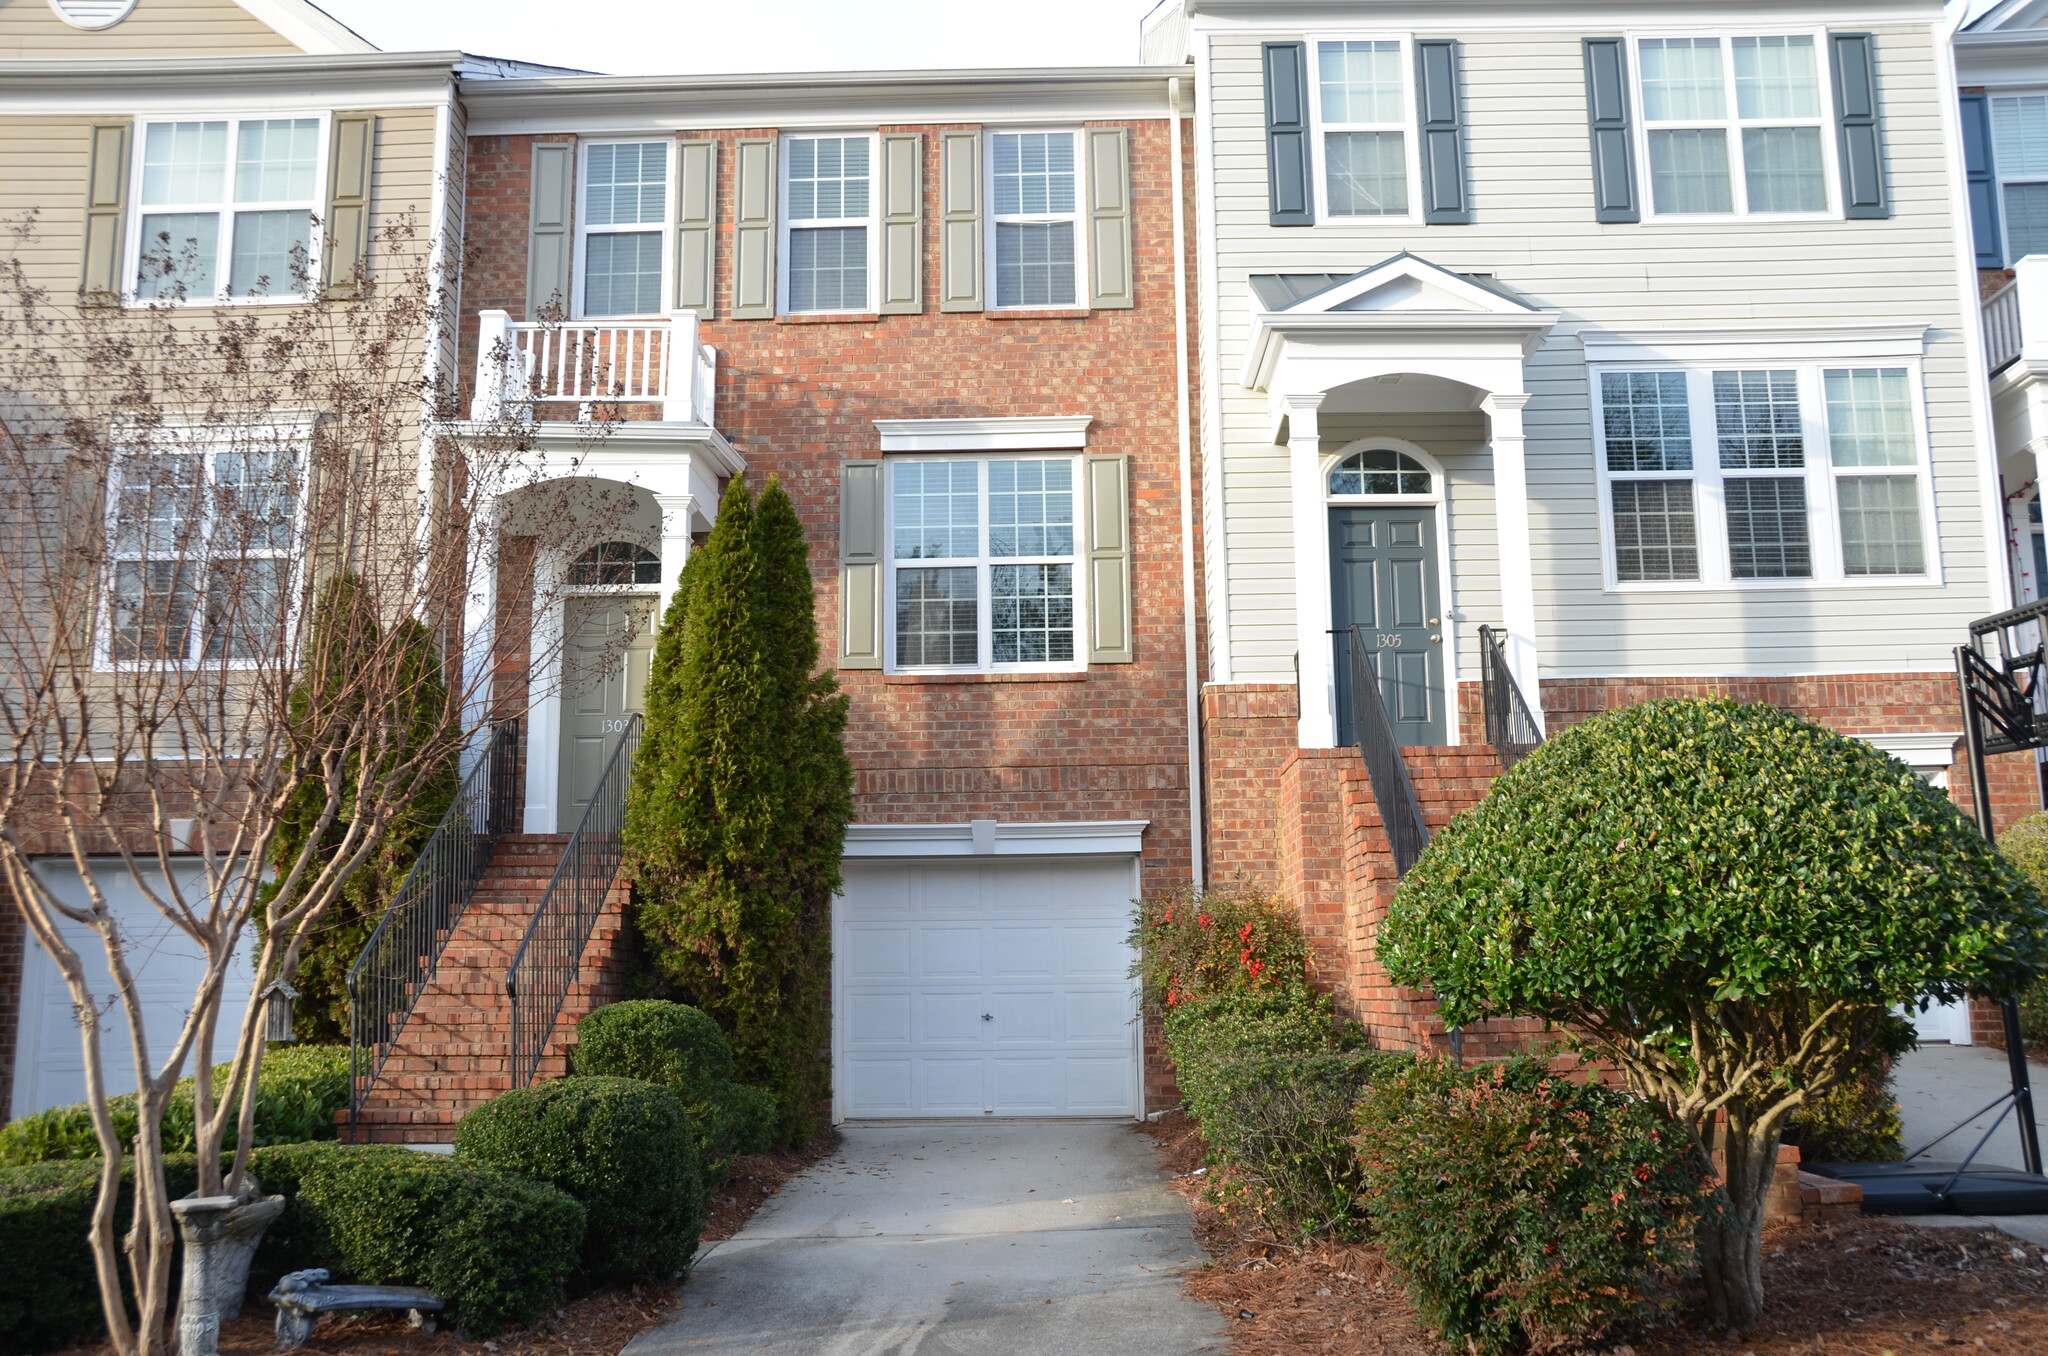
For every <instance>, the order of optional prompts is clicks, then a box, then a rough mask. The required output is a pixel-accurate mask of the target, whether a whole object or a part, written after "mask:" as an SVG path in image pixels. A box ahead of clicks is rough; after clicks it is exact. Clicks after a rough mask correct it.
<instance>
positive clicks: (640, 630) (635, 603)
mask: <svg viewBox="0 0 2048 1356" xmlns="http://www.w3.org/2000/svg"><path fill="white" fill-rule="evenodd" d="M564 612H565V615H564V617H563V620H564V622H565V623H566V629H567V632H568V641H567V643H566V644H565V645H564V646H563V649H562V744H561V767H560V769H559V774H558V775H559V783H558V792H557V795H556V799H555V832H556V833H571V832H574V831H575V828H576V826H577V825H578V824H580V823H582V822H583V812H584V811H585V810H587V809H589V808H590V793H591V792H592V791H595V790H596V789H597V779H598V778H599V777H601V776H603V775H604V765H605V762H606V760H607V759H609V758H610V757H611V753H612V749H613V748H615V747H616V746H617V745H618V742H619V735H620V734H622V733H623V732H624V731H625V728H626V717H627V716H629V715H632V714H633V713H635V712H640V711H644V710H645V709H646V708H645V702H646V695H647V669H648V666H649V664H650V663H651V661H652V660H653V658H654V634H653V632H652V631H651V630H650V629H649V628H648V622H649V620H650V619H651V618H652V617H653V615H654V600H653V599H652V598H637V597H625V598H588V599H584V598H571V599H570V600H569V601H568V602H567V604H565V605H564Z"/></svg>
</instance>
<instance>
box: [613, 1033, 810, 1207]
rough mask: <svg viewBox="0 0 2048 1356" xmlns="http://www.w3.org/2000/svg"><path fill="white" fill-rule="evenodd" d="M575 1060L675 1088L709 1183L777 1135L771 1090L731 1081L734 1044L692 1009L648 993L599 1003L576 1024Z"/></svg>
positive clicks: (760, 1150)
mask: <svg viewBox="0 0 2048 1356" xmlns="http://www.w3.org/2000/svg"><path fill="white" fill-rule="evenodd" d="M575 1064H576V1072H577V1073H578V1074H585V1075H592V1076H602V1077H611V1078H638V1079H642V1080H644V1081H646V1082H649V1083H654V1084H658V1085H659V1086H661V1087H664V1088H667V1089H668V1090H669V1091H670V1092H671V1093H673V1094H675V1096H676V1098H677V1100H679V1101H680V1102H681V1103H682V1104H683V1110H684V1112H685V1113H686V1114H687V1115H688V1116H689V1119H690V1127H691V1130H692V1132H693V1133H694V1135H695V1137H696V1142H697V1157H698V1161H699V1163H700V1165H701V1167H702V1171H703V1175H704V1179H705V1184H706V1185H707V1186H715V1185H717V1184H718V1183H719V1182H722V1181H724V1180H725V1175H726V1173H727V1171H729V1170H730V1168H731V1167H732V1160H733V1159H734V1158H736V1157H738V1156H739V1155H741V1154H758V1153H763V1152H765V1151H766V1150H767V1149H768V1148H769V1147H770V1146H771V1145H772V1144H773V1143H774V1142H775V1140H776V1139H777V1138H778V1136H779V1135H780V1133H781V1132H780V1130H778V1126H779V1125H780V1124H781V1121H782V1111H781V1109H780V1107H779V1106H778V1105H777V1103H776V1101H775V1098H774V1097H773V1095H771V1094H770V1093H768V1092H765V1091H763V1090H762V1089H760V1088H752V1087H747V1086H746V1085H744V1084H741V1083H735V1082H734V1081H733V1067H734V1061H733V1053H732V1046H731V1045H730V1044H728V1043H727V1041H726V1039H725V1033H724V1032H722V1031H720V1030H719V1029H718V1023H717V1022H714V1021H713V1020H711V1018H710V1017H709V1016H707V1015H706V1014H704V1013H702V1012H700V1011H698V1010H697V1009H696V1008H692V1007H686V1006H684V1005H683V1004H681V1003H665V1002H660V1001H658V1000H654V999H634V1000H630V1001H627V1002H624V1003H612V1004H609V1005H607V1006H605V1007H601V1008H598V1009H596V1010H595V1011H593V1012H591V1013H590V1014H589V1015H588V1016H586V1017H584V1019H583V1020H582V1021H580V1022H578V1023H577V1024H576V1054H575Z"/></svg>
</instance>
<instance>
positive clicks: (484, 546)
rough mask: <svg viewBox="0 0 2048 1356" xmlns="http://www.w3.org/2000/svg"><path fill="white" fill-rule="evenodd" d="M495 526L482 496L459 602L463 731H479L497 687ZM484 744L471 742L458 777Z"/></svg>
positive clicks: (493, 505)
mask: <svg viewBox="0 0 2048 1356" xmlns="http://www.w3.org/2000/svg"><path fill="white" fill-rule="evenodd" d="M498 526H499V525H498V500H497V499H496V497H492V498H488V499H485V500H484V501H483V503H482V504H481V505H480V506H479V507H478V509H477V512H476V514H475V516H474V517H472V518H471V519H470V523H469V541H468V544H467V545H466V546H465V548H464V550H465V552H466V554H467V556H468V558H469V574H470V576H471V577H470V580H469V586H468V587H467V588H466V589H464V590H463V602H462V701H463V709H462V724H463V728H464V729H467V730H481V729H483V727H484V724H485V722H487V721H489V720H490V719H491V717H492V716H493V715H494V714H496V713H495V712H494V711H492V709H491V699H492V697H493V695H494V694H495V693H496V691H497V672H496V669H497V662H498V655H497V650H498V552H499V549H500V546H501V539H500V537H499V535H498ZM487 744H488V741H486V740H484V739H482V738H477V739H473V740H472V741H471V747H470V749H469V751H468V755H467V756H466V757H465V758H464V760H463V775H465V776H467V775H468V773H469V768H470V766H471V760H472V759H475V758H480V757H482V756H483V752H484V749H485V748H486V747H487Z"/></svg>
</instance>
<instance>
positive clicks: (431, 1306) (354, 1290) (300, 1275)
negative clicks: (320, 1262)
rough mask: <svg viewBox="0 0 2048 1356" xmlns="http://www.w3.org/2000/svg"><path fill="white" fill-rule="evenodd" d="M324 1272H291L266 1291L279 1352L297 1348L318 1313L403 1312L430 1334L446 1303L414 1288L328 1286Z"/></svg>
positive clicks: (316, 1269)
mask: <svg viewBox="0 0 2048 1356" xmlns="http://www.w3.org/2000/svg"><path fill="white" fill-rule="evenodd" d="M327 1276H328V1273H327V1272H326V1271H324V1270H322V1269H320V1268H318V1267H315V1268H314V1269H313V1270H311V1271H294V1272H292V1273H291V1274H290V1275H288V1276H286V1277H284V1278H283V1279H282V1280H280V1281H279V1282H278V1283H277V1288H276V1289H274V1290H272V1291H271V1292H270V1302H271V1303H272V1304H274V1305H276V1306H277V1345H278V1349H279V1350H280V1351H289V1350H291V1349H292V1348H294V1347H301V1346H304V1345H305V1344H306V1340H307V1339H308V1338H310V1337H311V1336H312V1335H313V1325H314V1324H316V1323H318V1322H319V1321H320V1315H322V1314H339V1313H350V1312H354V1311H357V1310H363V1309H403V1310H405V1311H406V1317H407V1318H408V1319H409V1320H410V1321H411V1323H412V1325H413V1326H414V1327H415V1328H418V1329H420V1330H421V1331H422V1332H427V1333H431V1332H433V1331H434V1315H436V1314H438V1313H440V1312H441V1311H442V1310H443V1309H445V1308H447V1307H448V1302H447V1301H446V1300H444V1299H442V1298H441V1297H440V1296H439V1295H436V1294H435V1293H434V1292H433V1291H431V1290H425V1289H422V1288H421V1287H419V1286H416V1285H329V1284H327Z"/></svg>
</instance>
